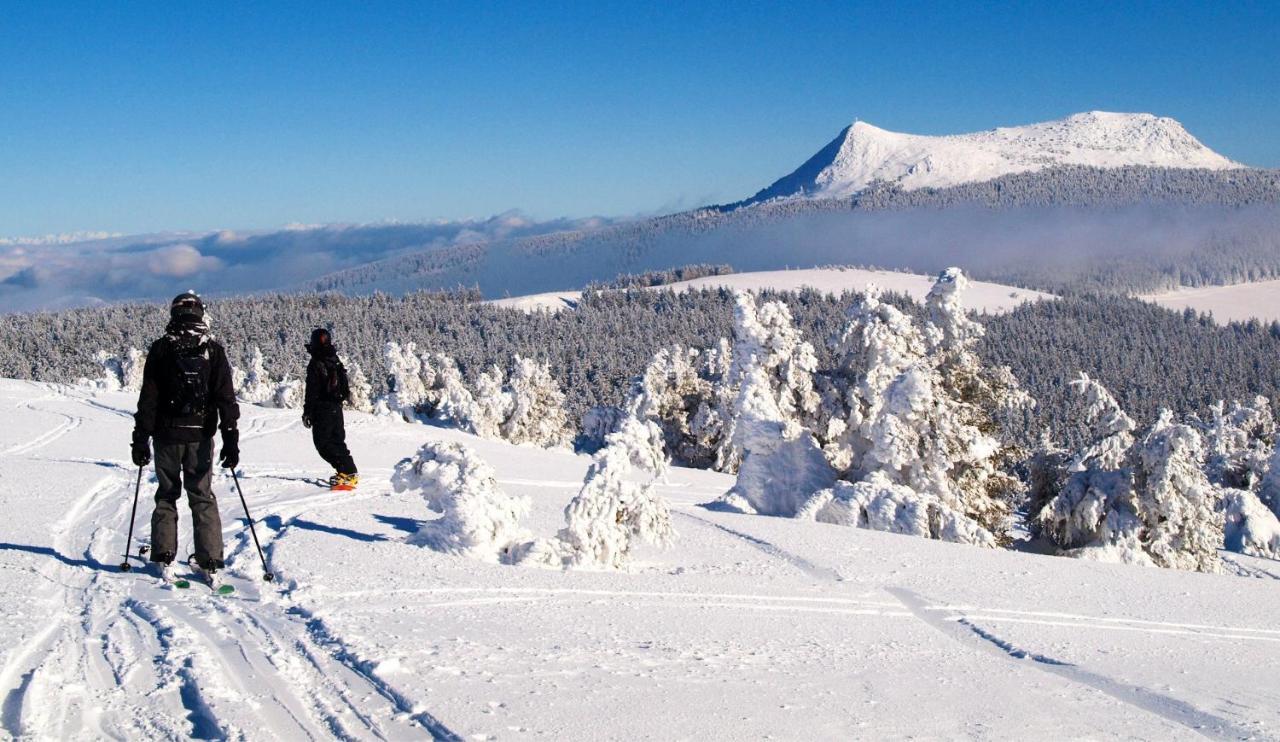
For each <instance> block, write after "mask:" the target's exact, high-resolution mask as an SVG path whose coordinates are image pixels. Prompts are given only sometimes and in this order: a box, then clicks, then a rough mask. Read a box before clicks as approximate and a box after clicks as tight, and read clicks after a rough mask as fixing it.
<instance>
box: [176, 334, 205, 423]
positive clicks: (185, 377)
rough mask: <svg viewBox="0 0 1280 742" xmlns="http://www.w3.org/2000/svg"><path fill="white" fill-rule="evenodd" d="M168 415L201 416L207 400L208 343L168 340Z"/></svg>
mask: <svg viewBox="0 0 1280 742" xmlns="http://www.w3.org/2000/svg"><path fill="white" fill-rule="evenodd" d="M169 359H170V360H169V373H170V378H171V380H172V383H173V386H172V387H171V388H170V394H169V399H168V400H167V403H168V408H169V409H168V412H169V415H170V417H174V418H182V417H204V413H205V408H206V406H207V405H208V400H209V370H210V368H211V367H210V364H209V346H208V344H207V343H199V344H187V343H181V344H179V343H170V344H169Z"/></svg>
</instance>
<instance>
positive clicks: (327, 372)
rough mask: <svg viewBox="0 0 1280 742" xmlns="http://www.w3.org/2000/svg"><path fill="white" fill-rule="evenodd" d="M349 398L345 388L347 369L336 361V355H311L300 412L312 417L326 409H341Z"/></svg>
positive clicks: (346, 387) (347, 390)
mask: <svg viewBox="0 0 1280 742" xmlns="http://www.w3.org/2000/svg"><path fill="white" fill-rule="evenodd" d="M350 397H351V391H350V389H349V388H348V386H347V369H346V368H344V367H343V365H342V361H340V360H338V354H337V353H328V354H323V353H322V354H319V355H312V356H311V362H310V363H308V364H307V391H306V395H305V397H304V401H303V403H302V412H303V413H304V414H306V415H314V414H315V413H316V412H317V411H318V410H320V409H323V408H326V407H330V408H332V407H338V408H341V407H342V403H343V402H346V401H347V400H348V399H350Z"/></svg>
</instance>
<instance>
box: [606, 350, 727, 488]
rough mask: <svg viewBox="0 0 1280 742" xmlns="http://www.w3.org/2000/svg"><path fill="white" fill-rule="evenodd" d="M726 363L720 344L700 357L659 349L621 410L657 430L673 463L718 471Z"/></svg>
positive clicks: (691, 352) (722, 439)
mask: <svg viewBox="0 0 1280 742" xmlns="http://www.w3.org/2000/svg"><path fill="white" fill-rule="evenodd" d="M731 357H732V351H731V350H730V348H729V342H728V341H727V340H725V339H724V338H721V340H720V344H719V346H717V347H715V348H708V349H706V350H701V351H699V350H695V349H692V348H688V349H686V348H684V347H683V346H680V345H674V346H671V347H669V348H661V349H659V350H658V352H657V353H655V354H654V356H653V358H652V359H651V360H650V361H649V364H648V365H647V366H645V369H644V372H643V373H642V374H641V375H640V376H639V378H637V379H636V380H635V382H634V384H633V385H632V390H631V394H630V396H629V397H628V399H627V402H626V405H625V407H626V409H627V410H628V411H629V412H630V413H631V414H633V415H635V416H637V417H639V418H640V419H642V420H650V421H652V422H654V423H656V424H657V425H658V427H659V428H660V429H661V430H662V436H663V439H664V440H665V441H666V447H667V453H668V454H669V455H670V456H671V458H672V460H674V461H676V462H678V463H680V464H682V465H684V466H691V467H694V468H699V469H716V468H719V467H717V458H718V457H717V452H718V451H721V450H723V449H724V448H726V447H725V445H724V444H725V442H726V438H725V436H726V435H727V426H728V420H727V419H726V412H727V411H728V407H727V405H726V404H725V402H726V399H725V397H726V395H725V394H724V392H725V389H724V387H725V385H726V384H727V381H728V376H729V359H730V358H731ZM727 401H732V400H727ZM585 422H586V421H585V419H584V428H585ZM616 422H617V423H620V422H621V419H620V418H619V419H618V420H617V421H616ZM584 432H585V429H584ZM721 470H722V471H723V470H724V469H721Z"/></svg>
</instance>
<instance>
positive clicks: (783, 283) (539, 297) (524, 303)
mask: <svg viewBox="0 0 1280 742" xmlns="http://www.w3.org/2000/svg"><path fill="white" fill-rule="evenodd" d="M935 278H936V276H925V275H921V274H917V273H899V272H896V271H881V270H867V269H863V268H798V269H795V270H780V271H749V272H744V273H729V274H726V275H722V276H703V277H702V278H695V279H692V280H689V281H678V282H676V283H672V284H668V285H666V286H658V287H655V289H656V290H664V289H671V290H673V291H687V290H697V289H703V288H710V289H716V288H727V289H733V290H738V291H758V290H760V289H776V290H778V291H798V290H800V289H805V288H812V289H816V290H818V291H822V292H825V293H828V294H841V293H843V292H845V291H865V290H866V289H867V286H868V284H872V283H874V284H875V285H877V286H879V287H880V288H881V289H882V290H884V291H894V292H898V293H903V294H907V295H909V296H911V297H912V298H914V299H915V300H916V301H920V302H923V301H924V298H925V297H926V296H928V294H929V289H930V288H932V287H933V282H934V279H935ZM580 296H581V292H578V291H554V292H550V293H546V294H530V295H528V296H515V297H511V298H507V299H494V300H493V301H492V302H491V303H493V304H495V305H497V306H501V307H511V308H514V309H523V310H524V311H526V312H531V311H537V310H550V311H559V310H561V309H568V308H572V307H573V306H574V305H575V304H576V303H577V301H578V298H579V297H580ZM1053 298H1055V297H1054V296H1053V294H1047V293H1045V292H1043V291H1033V290H1031V289H1021V288H1017V287H1014V286H1005V285H1003V284H999V283H988V282H986V281H970V282H969V289H968V291H967V292H966V293H965V305H966V306H967V307H968V308H969V309H972V310H974V311H978V312H991V313H1000V312H1007V311H1009V310H1011V309H1014V308H1015V307H1017V306H1019V305H1021V304H1022V303H1024V302H1028V301H1039V300H1041V299H1053Z"/></svg>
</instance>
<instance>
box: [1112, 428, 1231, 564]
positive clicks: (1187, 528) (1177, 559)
mask: <svg viewBox="0 0 1280 742" xmlns="http://www.w3.org/2000/svg"><path fill="white" fill-rule="evenodd" d="M1203 455H1204V445H1203V443H1202V442H1201V439H1200V434H1199V433H1197V432H1196V431H1195V429H1194V428H1192V427H1191V426H1189V425H1180V424H1176V423H1174V422H1173V413H1172V412H1170V411H1169V410H1163V411H1162V412H1161V413H1160V419H1159V420H1157V421H1156V423H1155V425H1154V426H1153V427H1152V428H1151V430H1150V431H1149V432H1148V433H1147V435H1146V436H1145V437H1144V438H1143V439H1142V441H1141V443H1140V444H1139V446H1138V457H1137V458H1138V463H1137V466H1136V468H1135V472H1134V474H1135V476H1134V480H1135V482H1134V483H1135V485H1136V489H1137V492H1138V501H1137V505H1138V516H1139V518H1140V519H1141V521H1142V524H1143V538H1142V541H1143V545H1144V547H1145V548H1146V551H1147V553H1148V554H1150V555H1151V558H1152V559H1153V560H1154V561H1155V563H1156V564H1157V565H1159V566H1161V567H1171V568H1173V569H1186V570H1195V571H1199V572H1217V571H1219V570H1220V569H1221V562H1220V561H1219V559H1218V549H1220V548H1222V546H1223V532H1222V528H1223V516H1222V513H1221V511H1220V510H1219V508H1218V492H1217V490H1216V489H1215V488H1214V486H1213V485H1212V484H1210V483H1209V479H1208V477H1206V476H1205V474H1204V471H1203V469H1202V468H1201V461H1202V458H1203Z"/></svg>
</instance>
